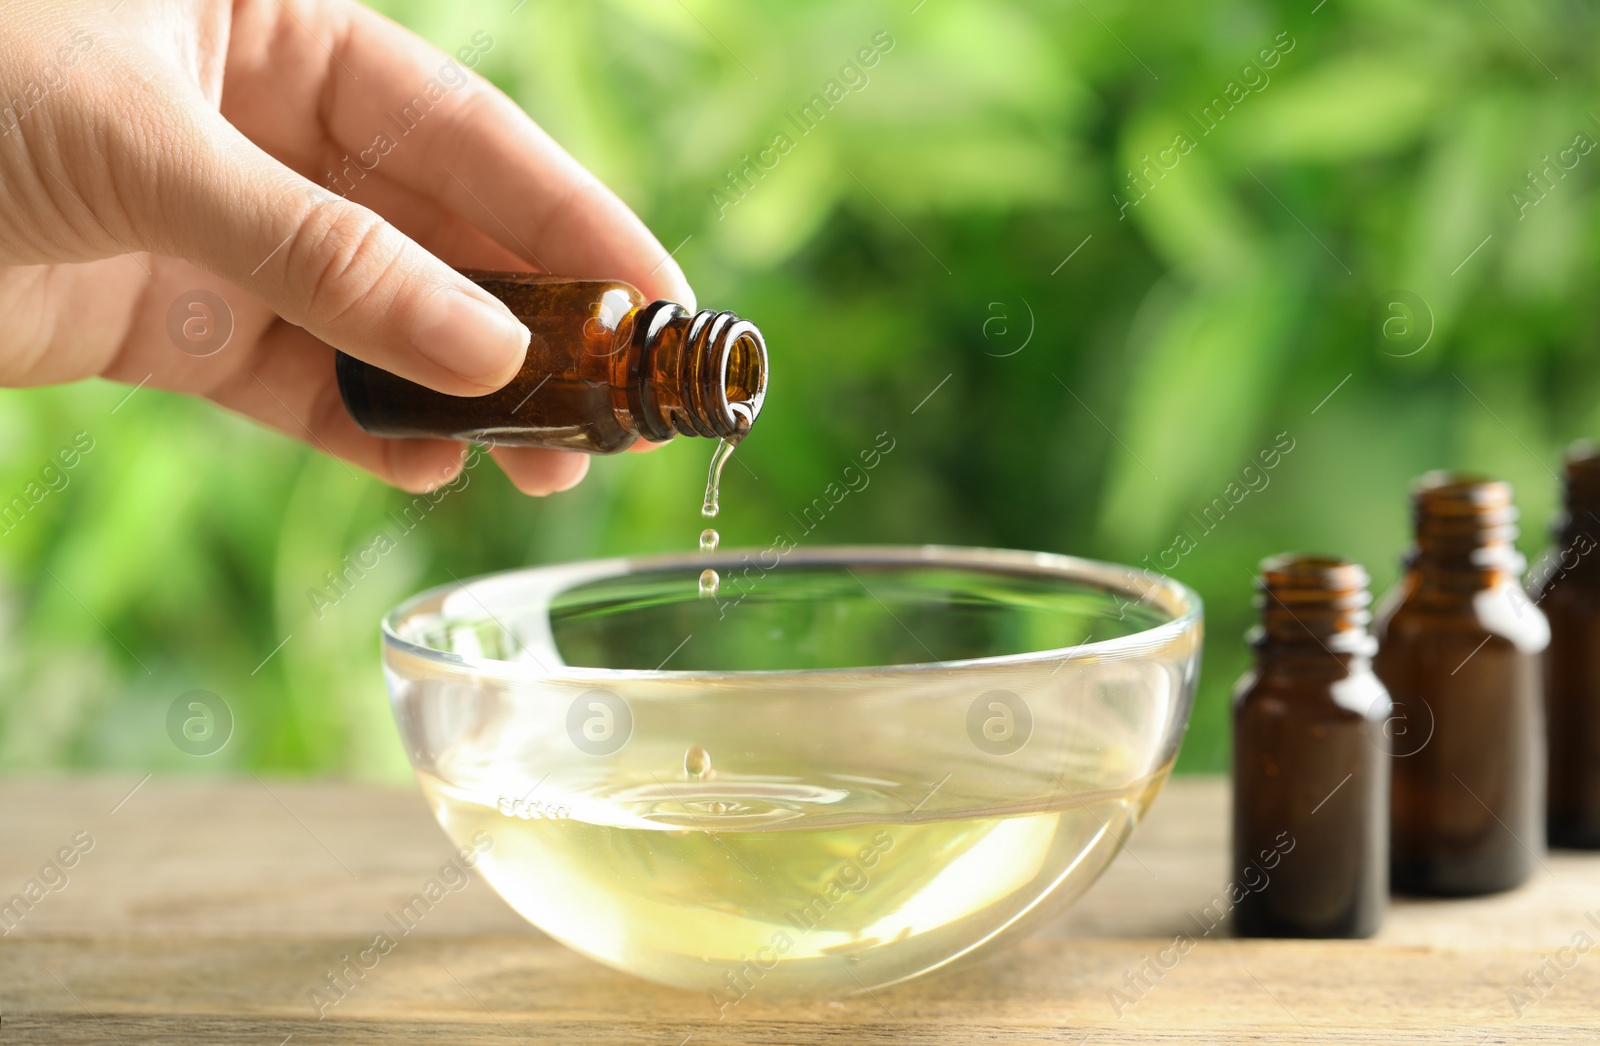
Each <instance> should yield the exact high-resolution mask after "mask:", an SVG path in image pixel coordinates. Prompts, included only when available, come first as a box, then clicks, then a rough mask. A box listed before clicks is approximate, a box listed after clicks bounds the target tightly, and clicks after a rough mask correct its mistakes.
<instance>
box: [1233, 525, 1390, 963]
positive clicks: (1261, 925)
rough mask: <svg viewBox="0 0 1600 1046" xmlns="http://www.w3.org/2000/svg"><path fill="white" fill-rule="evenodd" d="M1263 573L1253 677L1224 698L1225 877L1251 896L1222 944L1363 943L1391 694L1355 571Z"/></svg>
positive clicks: (1382, 882)
mask: <svg viewBox="0 0 1600 1046" xmlns="http://www.w3.org/2000/svg"><path fill="white" fill-rule="evenodd" d="M1261 573H1262V577H1261V579H1260V584H1259V587H1260V596H1259V597H1258V598H1257V600H1256V605H1257V606H1258V607H1260V609H1261V625H1260V626H1259V627H1258V628H1256V629H1254V630H1253V631H1252V632H1251V634H1250V646H1251V647H1252V648H1253V649H1254V652H1255V667H1254V668H1253V669H1252V670H1251V671H1249V672H1247V673H1246V674H1245V676H1244V677H1243V678H1242V679H1240V680H1239V684H1238V686H1237V687H1236V688H1235V690H1234V704H1233V860H1234V863H1233V867H1232V869H1231V871H1232V872H1233V874H1234V875H1236V876H1241V878H1240V880H1239V881H1240V882H1241V883H1242V884H1243V885H1244V886H1245V887H1246V888H1247V889H1248V890H1249V891H1250V892H1248V893H1246V894H1245V895H1244V897H1243V899H1242V900H1241V901H1240V902H1239V903H1238V905H1237V906H1236V907H1235V908H1234V912H1233V917H1234V932H1235V933H1236V934H1237V935H1238V936H1241V937H1370V936H1371V935H1372V934H1373V933H1375V932H1376V931H1377V929H1378V925H1379V923H1381V922H1382V921H1383V913H1384V909H1385V907H1386V906H1387V901H1388V893H1389V890H1388V886H1389V884H1388V874H1389V866H1388V855H1389V749H1388V742H1387V739H1386V737H1385V735H1384V725H1385V723H1386V721H1387V720H1388V718H1389V695H1388V694H1387V693H1385V692H1384V689H1383V684H1382V683H1380V682H1378V678H1377V676H1375V675H1374V674H1373V672H1372V663H1371V658H1372V653H1373V650H1374V649H1375V647H1376V644H1375V643H1374V642H1373V639H1372V637H1371V635H1369V634H1368V632H1367V622H1368V620H1369V619H1370V616H1371V615H1370V614H1368V612H1367V605H1368V604H1369V603H1370V602H1371V601H1372V597H1371V596H1370V595H1368V593H1367V572H1366V571H1365V570H1363V569H1362V568H1361V567H1360V566H1358V565H1357V564H1355V563H1349V562H1346V561H1345V560H1341V559H1335V558H1331V557H1327V556H1299V555H1286V556H1275V557H1273V558H1271V559H1268V560H1267V561H1266V562H1264V563H1262V564H1261ZM1252 868H1255V869H1260V870H1261V872H1260V874H1259V875H1257V876H1251V875H1249V874H1248V870H1249V869H1252ZM1242 872H1243V873H1245V874H1243V875H1241V873H1242ZM1253 879H1254V880H1259V882H1252V880H1253Z"/></svg>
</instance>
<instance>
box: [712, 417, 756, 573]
mask: <svg viewBox="0 0 1600 1046" xmlns="http://www.w3.org/2000/svg"><path fill="white" fill-rule="evenodd" d="M728 409H729V410H731V411H732V412H733V435H731V436H727V437H724V438H723V439H721V440H719V441H717V449H716V451H715V452H714V453H713V454H712V455H711V469H710V471H709V472H707V473H706V496H705V501H704V503H703V504H702V505H701V506H700V514H701V515H702V516H704V517H706V518H707V519H713V518H715V517H716V514H717V513H718V512H719V511H721V505H720V504H719V501H720V498H721V487H722V467H723V466H724V465H726V464H727V463H728V459H729V458H731V457H733V451H734V449H735V448H736V447H738V446H739V443H740V441H742V440H743V439H744V438H745V436H747V435H748V434H749V432H750V422H751V418H750V410H749V408H748V407H746V406H745V405H744V404H743V403H734V404H730V405H729V407H728ZM704 540H705V538H704V536H703V535H702V537H701V541H702V543H703V542H704Z"/></svg>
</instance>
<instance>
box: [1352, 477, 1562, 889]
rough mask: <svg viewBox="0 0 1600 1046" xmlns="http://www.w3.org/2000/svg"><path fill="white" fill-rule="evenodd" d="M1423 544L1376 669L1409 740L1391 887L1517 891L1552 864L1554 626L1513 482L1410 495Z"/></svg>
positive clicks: (1397, 787)
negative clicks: (1544, 606)
mask: <svg viewBox="0 0 1600 1046" xmlns="http://www.w3.org/2000/svg"><path fill="white" fill-rule="evenodd" d="M1412 513H1413V520H1414V523H1415V528H1416V543H1415V544H1414V545H1413V546H1412V548H1411V549H1410V551H1409V552H1408V553H1407V554H1406V556H1405V559H1404V567H1405V574H1404V576H1403V577H1402V578H1401V580H1400V583H1399V585H1398V586H1396V588H1395V590H1394V591H1393V592H1391V593H1390V594H1389V595H1388V596H1387V597H1386V598H1385V600H1384V605H1383V608H1382V610H1381V611H1380V612H1379V615H1378V627H1377V634H1378V655H1377V657H1376V658H1375V660H1374V667H1375V668H1376V670H1377V673H1378V677H1379V678H1380V679H1382V680H1383V682H1384V685H1385V686H1386V687H1388V688H1389V693H1390V695H1391V696H1392V697H1393V699H1394V705H1395V713H1396V718H1397V719H1399V718H1400V717H1404V721H1405V723H1406V732H1405V736H1404V737H1403V738H1400V739H1397V744H1396V747H1395V761H1394V785H1393V795H1394V798H1393V803H1392V805H1391V809H1390V832H1391V834H1390V841H1389V852H1390V885H1391V887H1392V888H1393V889H1394V890H1396V891H1397V892H1401V893H1413V894H1430V895H1436V896H1469V895H1473V894H1484V893H1494V892H1496V891H1499V890H1508V889H1511V888H1512V887H1514V886H1517V885H1519V884H1521V883H1522V882H1523V881H1524V880H1526V879H1527V878H1528V876H1529V875H1530V874H1531V873H1532V871H1533V869H1534V867H1535V866H1536V865H1537V863H1538V861H1539V859H1540V858H1541V856H1542V855H1543V852H1544V838H1545V835H1544V789H1545V753H1544V745H1545V735H1544V699H1543V694H1542V690H1541V685H1540V676H1541V659H1542V657H1543V654H1544V650H1545V647H1546V646H1547V645H1548V644H1549V641H1550V626H1549V625H1548V624H1547V623H1546V621H1545V617H1544V614H1543V613H1541V612H1540V610H1539V608H1538V607H1536V606H1534V605H1533V603H1532V602H1530V601H1529V600H1528V598H1527V597H1526V596H1525V595H1524V594H1523V592H1522V588H1521V573H1522V566H1523V560H1522V557H1521V556H1520V555H1519V554H1518V553H1517V551H1516V549H1515V548H1514V547H1513V546H1512V540H1513V539H1514V538H1515V537H1516V534H1517V527H1516V519H1517V510H1516V506H1515V505H1513V504H1512V501H1511V487H1510V485H1509V484H1506V483H1502V482H1499V481H1497V480H1492V479H1484V478H1481V477H1474V476H1464V475H1456V474H1451V473H1439V472H1434V473H1429V474H1428V475H1426V476H1424V477H1422V479H1420V480H1418V481H1417V483H1416V484H1415V486H1414V487H1413V488H1412Z"/></svg>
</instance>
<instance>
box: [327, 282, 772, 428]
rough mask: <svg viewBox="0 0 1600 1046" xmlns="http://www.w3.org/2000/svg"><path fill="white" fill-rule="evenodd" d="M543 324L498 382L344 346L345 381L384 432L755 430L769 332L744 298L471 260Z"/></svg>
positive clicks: (366, 422) (356, 409)
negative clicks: (661, 295) (388, 366)
mask: <svg viewBox="0 0 1600 1046" xmlns="http://www.w3.org/2000/svg"><path fill="white" fill-rule="evenodd" d="M462 275H464V276H466V277H467V278H468V279H470V280H472V282H474V283H476V284H477V285H478V286H479V287H482V288H483V289H484V290H486V291H488V292H489V293H490V294H492V295H494V296H495V297H496V298H498V299H500V301H502V302H504V303H505V305H506V307H507V308H509V309H510V310H511V312H512V314H513V315H515V316H516V317H517V319H518V320H520V321H522V323H523V324H525V325H526V326H527V328H528V330H529V332H530V334H531V335H532V337H531V339H530V341H529V343H528V355H527V359H526V360H525V361H524V362H523V365H522V369H521V370H520V371H518V372H517V375H516V376H515V377H514V378H512V379H511V381H510V383H509V384H507V385H506V386H505V387H504V388H502V389H499V390H497V391H495V392H491V393H489V394H488V395H487V396H447V395H445V394H444V393H441V392H435V391H433V390H432V389H429V388H426V387H425V386H422V385H418V384H416V383H415V382H411V381H407V380H406V379H404V378H400V377H396V376H395V375H393V374H390V373H389V372H388V371H385V370H382V369H380V368H378V367H374V366H372V365H371V364H369V363H363V362H362V361H361V360H358V359H356V358H354V357H352V356H347V355H345V354H344V353H342V352H341V353H339V357H338V365H337V372H338V378H339V394H340V396H342V397H343V399H344V405H345V409H346V410H348V411H349V412H350V416H351V417H352V418H354V419H355V422H356V424H357V425H359V426H361V428H362V429H364V430H366V431H367V432H370V433H372V434H373V435H375V436H389V437H394V438H417V437H432V438H437V439H458V440H468V441H471V442H476V443H488V444H492V445H496V446H509V447H551V448H555V449H559V450H578V451H583V452H585V453H589V454H613V453H616V452H617V451H620V450H624V449H626V448H627V447H628V446H629V445H631V444H632V443H633V442H634V441H635V440H638V439H646V440H650V441H651V442H656V443H659V442H662V441H664V440H669V439H671V438H672V437H674V436H709V437H715V438H728V437H738V436H742V435H743V434H744V433H745V432H746V431H748V430H749V427H750V425H751V424H752V423H753V422H754V421H755V419H756V417H757V415H759V414H760V413H761V403H762V400H763V399H764V398H765V397H766V392H767V347H766V342H765V341H764V340H763V339H762V337H761V332H760V331H759V330H757V329H756V328H755V326H754V325H753V324H751V323H750V322H749V321H748V320H742V319H740V318H739V317H737V316H735V315H734V314H733V313H731V312H714V311H711V310H705V311H702V312H698V313H694V314H692V315H691V314H690V313H689V312H688V311H687V310H686V309H684V307H683V306H681V305H678V304H676V303H674V302H669V301H657V302H648V303H647V302H646V301H645V300H644V295H642V294H640V293H639V291H638V289H636V288H635V287H633V286H631V285H629V284H626V283H623V282H621V281H620V280H578V279H571V278H568V277H565V276H547V275H544V274H539V273H513V272H478V271H466V270H463V272H462Z"/></svg>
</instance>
